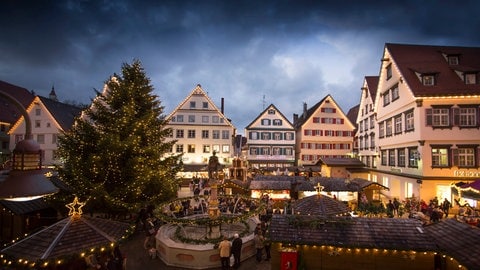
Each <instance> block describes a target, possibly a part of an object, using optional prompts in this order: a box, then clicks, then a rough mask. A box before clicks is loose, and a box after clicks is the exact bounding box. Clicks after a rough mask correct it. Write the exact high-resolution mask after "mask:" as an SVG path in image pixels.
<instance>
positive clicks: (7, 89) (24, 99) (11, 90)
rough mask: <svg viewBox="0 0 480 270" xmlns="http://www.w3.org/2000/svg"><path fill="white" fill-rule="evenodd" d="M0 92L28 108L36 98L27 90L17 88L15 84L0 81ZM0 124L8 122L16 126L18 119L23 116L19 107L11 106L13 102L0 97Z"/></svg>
mask: <svg viewBox="0 0 480 270" xmlns="http://www.w3.org/2000/svg"><path fill="white" fill-rule="evenodd" d="M0 91H2V92H4V93H6V94H8V95H10V96H12V97H13V98H14V99H16V100H17V101H18V102H20V104H22V105H23V107H25V108H27V107H28V105H30V103H32V101H33V99H34V98H35V96H34V95H33V94H32V93H30V91H28V90H27V89H25V88H23V87H20V86H16V85H13V84H9V83H7V82H4V81H0ZM0 107H1V108H2V109H1V110H0V122H6V123H10V124H14V123H15V122H16V121H17V120H18V118H20V116H21V115H22V114H21V113H20V112H19V111H18V110H17V107H16V106H15V105H13V104H11V101H9V100H8V99H6V98H4V97H3V96H1V95H0Z"/></svg>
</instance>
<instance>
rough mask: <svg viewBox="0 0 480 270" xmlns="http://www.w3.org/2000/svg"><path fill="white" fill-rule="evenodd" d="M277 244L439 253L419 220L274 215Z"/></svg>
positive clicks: (273, 222) (274, 232) (272, 224)
mask: <svg viewBox="0 0 480 270" xmlns="http://www.w3.org/2000/svg"><path fill="white" fill-rule="evenodd" d="M270 230H271V231H270V232H271V233H270V235H271V239H272V241H274V242H282V243H289V244H306V245H330V246H337V247H350V248H355V247H358V248H378V249H390V250H395V249H396V250H415V251H433V250H436V246H435V243H434V242H433V241H432V239H431V238H430V237H429V235H428V234H426V233H425V232H424V231H423V230H422V223H421V222H420V221H418V220H415V219H400V218H352V217H335V218H329V219H322V218H319V217H316V216H301V215H274V216H273V217H272V219H271V223H270Z"/></svg>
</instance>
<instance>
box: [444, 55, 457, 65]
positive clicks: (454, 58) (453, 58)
mask: <svg viewBox="0 0 480 270" xmlns="http://www.w3.org/2000/svg"><path fill="white" fill-rule="evenodd" d="M447 59H448V64H449V65H451V66H456V65H458V55H449V56H447Z"/></svg>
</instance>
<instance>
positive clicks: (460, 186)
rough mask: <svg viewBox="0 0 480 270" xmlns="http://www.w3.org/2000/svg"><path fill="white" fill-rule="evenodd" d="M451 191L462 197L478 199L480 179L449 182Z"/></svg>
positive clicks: (479, 197)
mask: <svg viewBox="0 0 480 270" xmlns="http://www.w3.org/2000/svg"><path fill="white" fill-rule="evenodd" d="M451 189H452V193H453V194H454V195H459V196H460V197H462V198H467V199H472V200H480V179H478V180H476V181H473V182H470V183H464V182H459V183H454V184H451Z"/></svg>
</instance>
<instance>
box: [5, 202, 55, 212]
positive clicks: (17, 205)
mask: <svg viewBox="0 0 480 270" xmlns="http://www.w3.org/2000/svg"><path fill="white" fill-rule="evenodd" d="M0 204H1V205H2V206H4V207H5V208H7V209H8V210H10V211H11V212H12V213H14V214H15V215H24V214H27V213H31V212H34V211H38V210H43V209H47V208H49V207H50V205H49V204H48V203H47V202H45V200H44V199H43V198H39V199H35V200H31V201H23V202H16V201H6V200H0Z"/></svg>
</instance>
